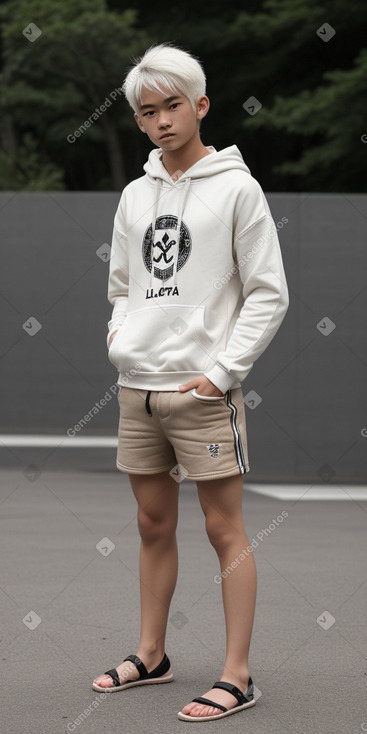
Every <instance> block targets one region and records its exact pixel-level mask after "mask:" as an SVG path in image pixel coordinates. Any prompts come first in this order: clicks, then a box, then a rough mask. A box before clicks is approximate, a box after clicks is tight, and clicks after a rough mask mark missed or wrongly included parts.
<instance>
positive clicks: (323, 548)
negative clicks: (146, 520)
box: [0, 468, 367, 734]
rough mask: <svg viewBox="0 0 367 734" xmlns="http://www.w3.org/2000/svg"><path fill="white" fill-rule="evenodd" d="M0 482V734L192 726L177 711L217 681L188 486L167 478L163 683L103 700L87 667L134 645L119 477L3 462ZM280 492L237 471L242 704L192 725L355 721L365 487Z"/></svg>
mask: <svg viewBox="0 0 367 734" xmlns="http://www.w3.org/2000/svg"><path fill="white" fill-rule="evenodd" d="M0 478H1V482H0V505H1V507H0V510H1V513H0V514H1V536H0V537H1V546H2V547H1V584H0V586H1V588H0V598H1V619H2V623H1V626H2V635H1V637H2V655H1V657H2V685H1V699H2V704H1V731H2V732H4V733H6V734H23V732H24V734H39V733H40V732H47V733H48V734H64V732H69V731H77V732H79V731H80V732H82V734H89V733H90V734H92V733H93V734H94V733H98V734H100V733H101V732H105V733H106V734H116V733H117V732H119V733H123V734H146V732H154V733H157V734H160V733H162V734H166V733H167V734H168V733H169V734H173V733H174V732H176V731H177V732H186V731H192V728H193V727H195V724H194V723H189V722H183V721H180V720H179V719H178V718H177V712H178V711H179V710H180V709H181V708H182V706H183V705H185V704H186V703H188V702H189V701H191V700H192V698H194V697H196V696H199V695H203V694H204V693H205V692H206V691H207V690H209V688H210V687H211V686H212V684H213V683H214V681H215V680H217V679H218V677H220V675H221V670H222V665H223V660H224V653H225V626H224V615H223V607H222V599H221V587H220V584H218V583H216V581H215V578H214V577H215V576H217V574H218V561H217V556H216V553H215V551H214V549H213V547H212V546H211V545H210V543H209V541H208V538H207V536H206V533H205V526H204V516H203V514H202V511H201V508H200V504H199V500H198V496H197V490H196V485H195V483H194V482H188V481H186V480H185V481H183V482H182V483H181V487H180V511H179V524H178V529H177V539H178V545H179V576H178V582H177V586H176V590H175V594H174V596H173V600H172V604H171V609H170V617H169V622H168V628H167V638H166V652H167V655H168V656H169V658H170V661H171V667H172V671H173V674H174V681H173V682H172V683H169V684H166V685H150V686H142V687H137V688H132V689H128V690H126V691H121V692H117V693H115V694H113V695H106V697H105V698H104V697H102V696H101V694H99V693H97V692H95V691H93V690H92V687H91V685H92V680H93V678H95V677H96V676H97V675H100V674H102V673H103V672H104V671H105V670H107V669H109V668H111V667H114V666H116V665H118V664H119V663H120V662H122V660H123V658H124V657H126V656H127V655H128V654H130V653H136V650H137V645H138V639H139V629H140V615H139V578H138V553H139V544H140V539H139V535H138V531H137V524H136V501H135V498H134V495H133V493H132V491H131V488H130V484H129V480H128V476H127V475H126V474H124V473H121V472H118V471H117V470H116V471H112V472H104V471H78V470H73V471H54V470H49V471H42V472H41V473H39V474H37V472H35V473H33V474H32V472H28V476H27V472H25V473H23V472H22V470H21V469H19V468H16V469H14V468H13V469H11V468H9V469H3V470H1V472H0ZM281 489H282V488H281V487H279V485H278V486H277V487H276V490H277V491H276V492H275V494H276V495H277V496H269V495H271V494H272V487H271V485H268V486H267V487H262V488H261V487H259V486H257V485H256V484H253V485H251V480H250V479H246V478H245V479H244V491H243V513H244V520H245V526H246V531H247V534H248V537H249V539H250V542H253V546H254V550H253V552H254V557H255V561H256V566H257V572H258V595H257V607H256V616H255V624H254V630H253V636H252V642H251V650H250V673H251V675H252V677H253V680H254V683H255V687H256V688H255V692H256V695H257V699H258V700H257V704H256V706H254V707H253V708H251V709H249V710H247V711H242V712H239V713H236V714H234V715H233V716H229V717H227V718H225V719H221V720H219V721H213V722H208V723H204V722H202V723H200V724H199V723H198V722H197V723H196V726H198V727H199V728H200V731H203V729H207V730H208V731H209V730H210V732H223V731H224V732H234V733H235V734H238V733H239V732H251V734H268V733H269V732H271V733H272V734H288V732H289V733H291V734H294V733H295V732H299V733H300V734H306V733H307V734H310V733H311V732H312V733H314V732H322V734H344V733H345V734H352V733H353V732H356V733H357V732H361V731H362V732H363V731H367V704H366V701H367V696H366V681H367V630H366V611H367V566H366V557H367V553H366V519H367V502H366V500H365V497H366V488H365V487H364V488H361V490H360V494H358V488H355V489H354V492H353V493H351V494H350V493H348V490H347V488H345V491H343V490H342V491H341V493H340V496H339V497H338V499H322V500H321V499H316V497H317V492H316V493H315V491H314V490H313V492H314V493H313V494H312V493H311V494H309V491H311V488H310V490H309V488H308V487H307V486H306V485H303V486H302V487H298V488H294V487H293V488H289V487H288V488H285V487H284V488H283V491H280V490H281ZM291 489H292V491H290V490H291ZM362 490H363V491H362ZM307 495H309V496H307ZM319 496H320V497H321V496H322V493H320V495H319ZM331 496H332V495H331V494H330V497H331ZM306 500H308V501H306ZM282 512H283V513H286V514H283V520H282V521H279V520H277V518H279V517H280V516H281V514H282ZM274 520H276V521H277V522H276V523H274ZM256 543H257V545H256ZM97 546H98V547H97ZM106 549H107V550H106ZM235 572H236V571H235V569H234V570H233V573H235Z"/></svg>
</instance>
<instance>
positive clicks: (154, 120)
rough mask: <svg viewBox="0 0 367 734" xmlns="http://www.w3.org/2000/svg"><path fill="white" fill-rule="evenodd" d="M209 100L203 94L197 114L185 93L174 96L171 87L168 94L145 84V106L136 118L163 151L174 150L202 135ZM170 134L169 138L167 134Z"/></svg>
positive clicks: (143, 105)
mask: <svg viewBox="0 0 367 734" xmlns="http://www.w3.org/2000/svg"><path fill="white" fill-rule="evenodd" d="M208 109H209V99H208V97H207V96H206V95H205V94H203V95H202V96H201V97H199V99H197V100H196V113H195V112H194V110H193V109H192V106H191V102H190V100H189V99H188V97H185V96H184V95H180V96H177V95H174V94H173V93H172V91H171V90H169V89H167V90H166V93H165V94H161V93H160V92H156V91H151V90H150V89H146V88H145V87H143V90H142V105H141V107H140V109H139V114H138V115H137V114H134V118H135V120H136V122H137V124H138V126H139V128H140V130H141V131H142V132H144V133H146V134H147V135H148V137H149V139H150V140H151V141H152V143H154V144H155V145H157V146H158V148H162V149H163V150H167V151H173V150H177V149H178V148H182V146H183V145H185V143H187V142H188V141H189V140H191V139H192V138H193V137H194V136H195V135H197V134H198V120H201V119H202V118H203V117H205V115H206V113H207V112H208ZM167 134H169V137H163V136H164V135H167Z"/></svg>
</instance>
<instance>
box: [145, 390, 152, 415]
mask: <svg viewBox="0 0 367 734" xmlns="http://www.w3.org/2000/svg"><path fill="white" fill-rule="evenodd" d="M151 392H152V391H151V390H148V392H147V396H146V398H145V409H146V411H147V413H148V415H150V416H152V415H153V413H152V411H151V407H150V404H149V400H150V393H151Z"/></svg>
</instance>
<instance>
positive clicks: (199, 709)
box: [182, 703, 222, 716]
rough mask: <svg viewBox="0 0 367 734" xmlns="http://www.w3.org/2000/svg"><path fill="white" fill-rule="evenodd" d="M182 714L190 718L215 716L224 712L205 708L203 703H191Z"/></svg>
mask: <svg viewBox="0 0 367 734" xmlns="http://www.w3.org/2000/svg"><path fill="white" fill-rule="evenodd" d="M182 713H183V714H187V715H188V716H214V715H215V714H221V713H222V711H221V709H217V708H214V706H204V704H202V703H194V704H192V703H191V704H190V703H189V704H188V705H187V706H185V707H184V708H183V709H182Z"/></svg>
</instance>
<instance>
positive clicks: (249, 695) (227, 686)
mask: <svg viewBox="0 0 367 734" xmlns="http://www.w3.org/2000/svg"><path fill="white" fill-rule="evenodd" d="M212 688H222V689H223V690H224V691H228V692H229V693H231V694H232V696H234V697H235V698H237V701H238V703H239V705H242V704H244V703H248V701H252V700H253V698H254V684H253V682H252V678H251V676H250V677H249V679H248V687H247V689H246V691H245V693H242V691H240V689H239V688H237V686H235V685H233V683H226V681H223V680H218V681H216V682H215V683H214V685H213V686H212Z"/></svg>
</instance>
